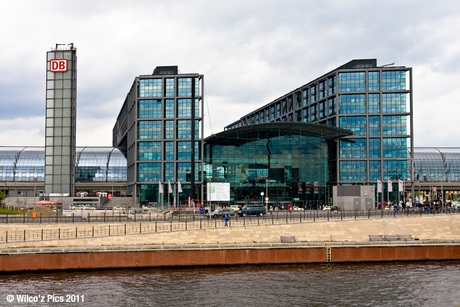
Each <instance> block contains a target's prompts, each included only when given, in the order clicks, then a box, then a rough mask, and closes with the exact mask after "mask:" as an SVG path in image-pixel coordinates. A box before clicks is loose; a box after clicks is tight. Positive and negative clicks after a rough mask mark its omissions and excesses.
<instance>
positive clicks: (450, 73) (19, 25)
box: [0, 0, 460, 147]
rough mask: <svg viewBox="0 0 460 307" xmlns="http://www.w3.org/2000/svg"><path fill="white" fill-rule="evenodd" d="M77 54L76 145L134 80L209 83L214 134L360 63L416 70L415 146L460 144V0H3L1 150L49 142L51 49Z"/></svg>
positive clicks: (100, 129)
mask: <svg viewBox="0 0 460 307" xmlns="http://www.w3.org/2000/svg"><path fill="white" fill-rule="evenodd" d="M56 43H66V44H67V43H74V45H75V46H76V48H77V58H78V63H77V70H78V82H77V83H78V85H77V90H78V94H77V145H78V146H86V145H88V146H111V145H112V128H113V125H114V123H115V120H116V117H117V115H118V112H119V110H120V108H121V106H122V104H123V101H124V99H125V96H126V94H127V92H128V90H129V89H130V87H131V85H132V82H133V80H134V78H135V77H136V76H138V75H144V74H151V73H152V72H153V69H154V68H155V67H156V66H164V65H178V66H179V70H180V72H181V73H200V74H204V76H205V113H206V114H205V116H206V119H205V136H208V135H210V134H211V133H218V132H221V131H222V130H223V128H224V126H225V125H228V124H230V123H232V122H234V121H235V120H237V119H239V118H240V117H241V116H243V115H245V114H246V113H248V112H250V111H253V110H255V109H256V108H259V107H261V106H263V105H265V104H266V103H268V102H271V101H272V100H274V99H276V98H278V97H280V96H282V95H283V94H286V93H287V92H289V91H291V90H293V89H295V88H297V87H299V86H302V85H304V84H306V83H308V82H309V81H312V80H313V79H315V78H316V77H318V76H320V75H322V74H324V73H327V72H329V71H330V70H333V69H335V68H337V67H338V66H340V65H342V64H344V63H346V62H348V61H350V60H352V59H359V58H376V59H377V61H378V65H384V64H389V63H393V62H394V63H395V64H396V65H400V66H407V67H412V68H413V90H414V129H415V146H418V147H421V146H429V147H434V146H440V147H441V146H442V147H460V137H459V132H458V131H460V1H458V0H437V1H427V0H372V1H371V0H365V1H364V0H363V1H359V0H315V1H313V0H303V1H302V0H298V1H294V0H292V1H291V0H280V1H271V0H260V1H252V0H244V1H242V0H232V1H216V0H194V1H174V0H145V1H142V0H133V1H122V0H89V1H87V0H78V1H70V0H69V1H63V0H56V1H51V0H40V1H37V0H15V1H6V0H0V146H9V145H21V146H23V145H44V125H45V124H44V115H45V86H46V84H45V71H46V52H47V51H49V50H51V48H54V47H55V45H56Z"/></svg>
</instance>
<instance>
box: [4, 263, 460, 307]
mask: <svg viewBox="0 0 460 307" xmlns="http://www.w3.org/2000/svg"><path fill="white" fill-rule="evenodd" d="M0 285H1V287H0V306H110V307H116V306H245V307H248V306H437V307H441V306H454V307H459V306H460V262H418V263H379V264H332V265H325V264H323V265H270V266H237V267H211V268H201V267H195V268H179V269H142V270H110V271H90V272H58V273H40V274H31V273H27V274H14V275H13V274H11V275H0ZM21 301H22V303H21ZM66 301H67V302H66ZM27 302H28V303H27Z"/></svg>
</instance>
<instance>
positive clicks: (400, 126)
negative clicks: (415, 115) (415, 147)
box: [382, 116, 407, 135]
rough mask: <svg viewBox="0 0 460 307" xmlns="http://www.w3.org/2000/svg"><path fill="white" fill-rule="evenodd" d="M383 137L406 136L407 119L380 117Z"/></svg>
mask: <svg viewBox="0 0 460 307" xmlns="http://www.w3.org/2000/svg"><path fill="white" fill-rule="evenodd" d="M382 134H383V135H406V134H407V117H406V116H383V117H382Z"/></svg>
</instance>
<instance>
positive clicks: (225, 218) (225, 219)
mask: <svg viewBox="0 0 460 307" xmlns="http://www.w3.org/2000/svg"><path fill="white" fill-rule="evenodd" d="M224 222H225V225H224V227H228V215H225V217H224Z"/></svg>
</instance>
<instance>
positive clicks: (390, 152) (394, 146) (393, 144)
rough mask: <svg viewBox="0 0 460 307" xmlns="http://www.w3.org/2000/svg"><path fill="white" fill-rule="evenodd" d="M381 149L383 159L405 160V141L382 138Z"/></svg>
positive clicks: (403, 139) (402, 139)
mask: <svg viewBox="0 0 460 307" xmlns="http://www.w3.org/2000/svg"><path fill="white" fill-rule="evenodd" d="M382 149H383V157H384V158H406V157H407V139H405V138H384V139H383V146H382Z"/></svg>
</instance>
